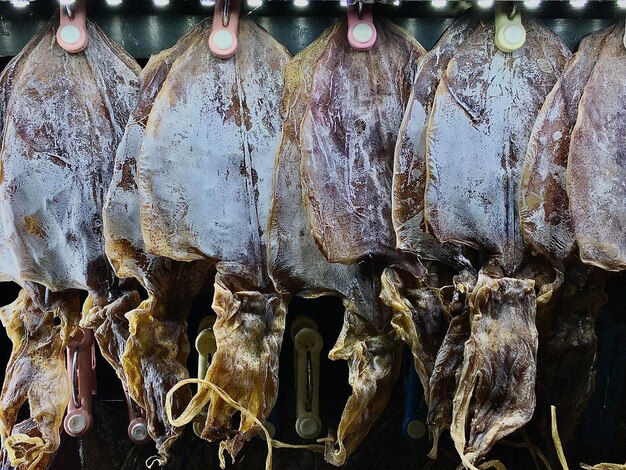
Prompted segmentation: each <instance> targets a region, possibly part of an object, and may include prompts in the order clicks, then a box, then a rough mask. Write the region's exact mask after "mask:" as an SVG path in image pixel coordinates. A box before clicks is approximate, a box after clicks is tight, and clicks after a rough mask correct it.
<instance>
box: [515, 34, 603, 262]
mask: <svg viewBox="0 0 626 470" xmlns="http://www.w3.org/2000/svg"><path fill="white" fill-rule="evenodd" d="M612 29H613V27H611V28H609V29H608V30H602V31H599V32H595V33H592V34H590V35H589V36H587V37H585V38H583V40H582V41H581V42H580V45H579V46H578V51H577V52H576V54H574V56H572V57H571V59H570V60H569V62H568V63H567V66H566V67H565V70H564V71H563V74H562V75H561V77H560V78H559V80H558V81H557V83H556V85H555V86H554V88H553V89H552V91H551V92H550V94H549V95H548V96H547V98H546V100H545V102H544V104H543V107H542V108H541V111H540V112H539V115H538V116H537V120H536V121H535V125H534V127H533V130H532V133H531V135H530V140H529V142H528V149H527V152H526V157H525V160H524V168H523V171H522V180H521V182H520V219H521V223H522V231H523V235H524V239H525V240H526V241H527V242H528V244H529V245H530V248H531V250H532V251H533V252H535V253H541V254H542V255H543V256H545V257H547V258H548V259H550V260H553V261H554V262H556V263H557V264H559V265H562V263H563V261H564V260H565V258H567V256H568V255H569V254H570V253H571V252H572V249H573V248H574V243H575V240H574V230H573V227H572V222H571V217H570V212H569V199H568V197H567V192H566V187H565V171H566V168H567V162H568V156H569V149H570V136H571V132H572V129H573V128H574V124H575V123H576V118H577V116H578V103H579V101H580V98H581V95H582V93H583V88H584V87H585V85H586V84H587V81H588V80H589V77H590V75H591V72H592V71H593V67H594V66H595V64H596V61H597V59H598V56H599V54H600V52H601V50H602V47H603V45H604V41H605V40H606V37H607V35H608V34H609V33H610V32H611V30H612Z"/></svg>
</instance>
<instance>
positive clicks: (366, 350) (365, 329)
mask: <svg viewBox="0 0 626 470" xmlns="http://www.w3.org/2000/svg"><path fill="white" fill-rule="evenodd" d="M344 305H345V306H346V312H345V314H344V322H343V328H342V330H341V333H339V337H338V338H337V342H336V343H335V345H334V347H333V349H332V350H331V351H330V353H329V354H328V357H329V358H330V359H332V360H333V361H336V360H339V359H341V360H344V361H348V369H349V379H348V381H349V383H350V386H351V387H352V395H350V397H349V398H348V401H347V402H346V406H345V407H344V410H343V414H342V416H341V421H340V423H339V428H338V429H337V436H336V437H335V438H333V439H330V440H329V441H327V442H326V451H325V458H326V461H327V462H329V463H331V464H333V465H336V466H341V465H343V464H344V463H345V461H346V458H347V457H348V456H349V455H351V454H352V453H353V452H354V451H355V450H356V448H357V447H358V446H359V444H360V443H361V441H362V440H363V439H364V438H365V436H366V435H367V433H368V432H369V430H370V428H371V427H372V425H373V424H374V421H376V419H377V418H378V417H379V416H380V414H381V413H382V411H383V409H384V408H385V406H386V405H387V403H388V401H389V398H390V396H391V391H392V389H393V385H394V384H395V382H396V380H397V378H398V374H399V373H400V360H401V357H402V343H400V342H399V341H398V340H397V337H396V334H395V332H394V330H393V328H392V327H391V325H390V324H389V323H388V324H387V325H386V326H385V328H384V330H383V331H378V330H376V329H375V328H374V327H373V326H372V324H371V323H370V322H368V321H366V320H364V319H363V318H362V317H361V316H360V315H359V314H358V313H356V312H354V311H353V309H352V307H353V306H352V304H351V303H350V302H349V301H344Z"/></svg>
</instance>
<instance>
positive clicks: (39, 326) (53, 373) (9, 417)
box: [0, 289, 80, 469]
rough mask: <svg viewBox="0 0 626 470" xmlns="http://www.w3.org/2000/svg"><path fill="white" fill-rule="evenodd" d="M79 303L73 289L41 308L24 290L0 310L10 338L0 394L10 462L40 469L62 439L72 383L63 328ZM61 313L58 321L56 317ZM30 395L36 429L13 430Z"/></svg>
mask: <svg viewBox="0 0 626 470" xmlns="http://www.w3.org/2000/svg"><path fill="white" fill-rule="evenodd" d="M79 314H80V308H79V303H78V297H77V296H76V294H75V293H69V294H67V297H66V298H65V302H62V303H60V304H58V307H57V309H56V310H55V311H49V312H45V311H43V310H42V309H41V308H40V307H39V306H38V305H37V304H36V302H34V301H33V299H32V297H31V296H30V295H29V294H28V293H27V291H26V290H25V289H23V290H21V291H20V294H19V296H18V298H17V300H15V301H14V302H13V303H12V304H10V305H8V306H6V307H3V308H2V309H0V320H2V324H3V325H4V327H5V328H6V330H7V333H8V335H9V337H10V339H11V342H12V343H13V351H12V353H11V358H10V360H9V364H8V366H7V373H6V376H5V382H4V385H3V387H2V394H1V395H0V436H1V437H2V442H3V445H4V447H5V449H6V451H7V454H8V457H9V460H10V462H11V465H13V466H18V468H23V469H35V468H39V467H40V465H41V462H42V461H44V460H45V459H47V458H48V457H47V456H46V455H45V454H50V453H52V452H55V451H56V450H57V448H58V447H59V443H60V430H61V424H62V422H63V416H64V414H65V408H66V407H67V404H68V402H69V399H70V384H69V380H68V376H67V371H66V368H65V356H64V352H65V346H66V345H67V340H68V339H69V334H67V330H66V331H62V330H63V329H64V328H66V327H71V325H74V324H75V322H74V321H73V320H71V321H68V320H70V318H71V317H78V316H79ZM55 316H59V317H62V323H61V325H59V326H56V325H55V324H54V317H55ZM27 399H28V404H29V407H30V412H31V417H32V419H33V420H34V422H35V424H36V427H37V429H36V430H31V432H29V433H28V434H26V433H20V432H16V431H17V430H18V428H17V427H15V426H14V425H15V421H16V418H17V415H18V412H19V410H20V408H21V407H22V405H23V404H24V403H25V402H26V400H27Z"/></svg>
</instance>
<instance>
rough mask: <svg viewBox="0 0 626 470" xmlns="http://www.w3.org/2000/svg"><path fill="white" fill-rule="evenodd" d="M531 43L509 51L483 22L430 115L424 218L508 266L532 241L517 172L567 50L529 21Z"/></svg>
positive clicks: (446, 236)
mask: <svg viewBox="0 0 626 470" xmlns="http://www.w3.org/2000/svg"><path fill="white" fill-rule="evenodd" d="M524 27H525V28H526V34H527V36H526V43H525V44H524V46H523V47H521V48H520V49H518V50H517V51H515V52H513V53H510V54H505V53H503V52H500V51H499V50H498V49H497V48H496V46H495V43H494V39H493V38H494V34H495V33H494V26H493V25H487V26H482V27H480V28H478V29H477V30H476V31H475V32H474V33H473V34H472V35H471V36H470V37H469V38H467V39H466V41H465V42H464V43H463V44H462V45H461V46H460V47H459V49H458V50H457V51H456V53H455V54H454V56H453V58H452V60H451V61H450V63H449V65H448V69H447V70H446V72H445V73H444V75H443V77H442V79H441V81H440V83H439V87H438V89H437V95H436V97H435V101H434V104H433V111H432V113H431V115H430V120H429V123H428V130H427V133H428V143H427V158H428V180H427V186H426V196H425V216H426V222H427V223H428V224H429V225H430V227H431V228H432V230H433V233H434V234H435V236H436V237H437V238H438V239H439V241H441V242H454V243H459V244H462V245H468V246H470V247H473V248H476V249H479V250H481V251H483V252H485V253H486V254H488V255H494V256H498V257H500V258H501V262H502V264H503V266H504V270H505V274H507V275H512V274H513V273H514V272H515V271H516V270H517V268H519V266H520V265H521V264H522V263H523V261H524V259H525V257H526V255H527V253H526V252H527V249H526V245H525V243H524V240H523V239H522V233H521V230H520V222H519V214H518V198H519V179H520V175H521V170H522V163H523V157H524V155H525V153H526V146H527V142H528V138H529V136H530V130H531V129H532V125H533V122H534V120H535V117H536V115H537V113H538V112H539V109H540V107H541V105H542V104H543V100H544V99H545V97H546V95H547V94H548V92H549V91H550V90H551V89H552V87H553V86H554V83H555V82H556V80H557V78H558V77H559V75H560V73H561V70H562V68H563V66H564V65H565V61H566V60H567V58H568V57H569V54H570V53H569V51H568V50H567V47H566V46H565V45H564V44H563V42H562V41H561V40H560V39H559V38H558V37H557V36H556V35H555V34H554V33H552V32H551V31H550V30H549V29H548V28H546V27H545V26H542V25H540V24H539V23H537V22H536V21H534V20H531V19H529V20H527V21H525V22H524Z"/></svg>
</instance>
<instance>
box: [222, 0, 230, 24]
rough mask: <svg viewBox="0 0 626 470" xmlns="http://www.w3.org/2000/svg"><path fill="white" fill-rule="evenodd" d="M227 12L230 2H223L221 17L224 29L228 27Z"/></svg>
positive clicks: (225, 0) (226, 0) (228, 0)
mask: <svg viewBox="0 0 626 470" xmlns="http://www.w3.org/2000/svg"><path fill="white" fill-rule="evenodd" d="M229 10H230V0H224V10H223V15H222V26H224V28H226V27H227V26H228V23H230V17H229V16H230V15H229Z"/></svg>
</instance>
